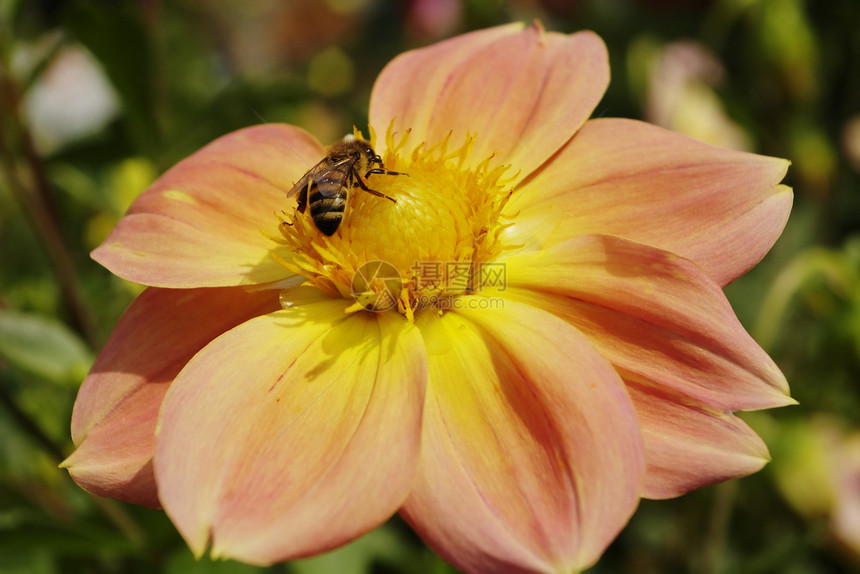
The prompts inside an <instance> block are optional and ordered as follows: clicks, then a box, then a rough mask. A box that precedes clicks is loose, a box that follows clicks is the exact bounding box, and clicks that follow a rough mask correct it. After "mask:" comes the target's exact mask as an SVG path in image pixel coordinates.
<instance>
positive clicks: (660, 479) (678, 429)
mask: <svg viewBox="0 0 860 574" xmlns="http://www.w3.org/2000/svg"><path fill="white" fill-rule="evenodd" d="M626 382H627V388H628V390H629V391H630V395H631V397H632V398H633V404H634V405H635V406H636V414H637V416H638V417H639V425H640V427H641V428H642V436H643V439H644V443H645V462H646V465H647V471H646V474H645V481H644V483H643V487H642V496H643V497H644V498H672V497H675V496H680V495H681V494H684V493H686V492H689V491H691V490H694V489H696V488H701V487H703V486H707V485H709V484H713V483H715V482H721V481H723V480H728V479H730V478H737V477H740V476H746V475H748V474H752V473H754V472H758V471H759V470H761V468H762V467H763V466H764V465H765V464H766V463H767V462H768V461H769V460H770V457H769V456H768V452H767V447H766V446H765V444H764V442H762V440H761V439H760V438H759V437H758V435H757V434H755V432H754V431H753V430H752V429H751V428H749V427H748V426H747V425H746V423H744V422H743V421H742V420H740V419H739V418H738V417H736V416H734V415H732V414H730V413H727V412H722V411H716V410H712V409H709V408H708V407H706V406H703V405H697V404H694V403H693V402H692V401H690V400H689V397H684V396H673V395H671V394H668V393H666V391H665V390H663V389H660V388H655V387H652V386H649V385H642V384H640V383H639V382H638V381H636V380H635V379H631V380H627V381H626Z"/></svg>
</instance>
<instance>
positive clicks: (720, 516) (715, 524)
mask: <svg viewBox="0 0 860 574" xmlns="http://www.w3.org/2000/svg"><path fill="white" fill-rule="evenodd" d="M737 492H738V481H737V480H728V481H726V482H722V483H720V484H718V485H716V487H715V496H714V506H713V509H712V512H711V520H710V523H709V524H708V535H707V536H706V537H705V540H706V541H707V542H706V544H705V548H704V549H703V552H702V555H703V562H704V567H703V569H702V572H704V573H706V574H718V573H719V572H720V571H722V568H723V557H724V556H725V554H726V540H727V538H728V530H729V522H730V519H731V516H732V510H733V508H734V505H735V498H736V496H737Z"/></svg>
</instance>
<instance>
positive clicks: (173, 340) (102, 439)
mask: <svg viewBox="0 0 860 574" xmlns="http://www.w3.org/2000/svg"><path fill="white" fill-rule="evenodd" d="M277 308H278V295H277V292H274V291H257V292H246V291H245V290H244V289H242V288H222V289H189V290H181V291H178V290H167V289H158V288H150V289H147V290H145V291H144V292H143V293H142V294H141V295H140V296H139V297H138V298H137V299H136V300H135V301H134V302H133V303H132V304H131V306H130V307H129V309H128V310H127V311H126V312H125V314H124V315H123V316H122V318H121V319H120V320H119V323H117V326H116V328H115V329H114V331H113V333H112V334H111V336H110V338H109V339H108V342H107V343H106V344H105V347H104V349H103V350H102V352H101V354H100V355H99V357H98V359H97V360H96V362H95V364H94V365H93V368H92V370H91V371H90V373H89V375H88V376H87V378H86V379H85V380H84V382H83V384H82V385H81V389H80V391H79V393H78V398H77V400H76V401H75V408H74V411H73V412H72V440H73V441H74V443H75V445H76V446H77V449H76V450H75V452H74V453H73V454H72V455H71V456H70V457H69V458H68V459H66V461H65V462H64V463H63V466H66V467H68V469H69V472H70V473H71V475H72V477H73V478H74V479H75V481H76V482H77V483H78V484H80V485H81V486H82V487H83V488H85V489H86V490H88V491H90V492H93V493H95V494H99V495H101V496H110V497H113V498H118V499H120V500H125V501H127V502H134V503H137V504H143V505H146V506H153V507H154V506H159V503H158V497H157V493H156V488H155V479H154V477H153V474H152V455H153V451H154V434H155V423H156V417H157V416H158V410H159V408H160V407H161V401H162V399H163V397H164V393H165V392H166V391H167V387H168V386H169V384H170V382H171V381H172V380H173V379H174V377H175V376H176V374H177V373H179V371H180V370H181V369H182V367H183V366H185V364H186V363H187V362H188V361H189V360H190V359H191V357H193V356H194V355H195V354H196V353H197V352H198V351H199V350H200V349H201V348H203V347H204V346H205V345H206V344H207V343H209V342H210V341H211V340H212V339H214V338H215V337H217V336H218V335H220V334H221V333H224V332H225V331H227V330H229V329H231V328H233V327H234V326H236V325H238V324H239V323H242V322H244V321H246V320H248V319H250V318H252V317H255V316H257V315H261V314H264V313H267V312H269V311H272V310H274V309H277Z"/></svg>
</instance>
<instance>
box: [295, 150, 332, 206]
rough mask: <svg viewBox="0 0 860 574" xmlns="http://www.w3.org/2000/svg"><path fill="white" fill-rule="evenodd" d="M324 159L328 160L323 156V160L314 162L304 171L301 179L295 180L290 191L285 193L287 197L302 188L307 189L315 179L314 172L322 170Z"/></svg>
mask: <svg viewBox="0 0 860 574" xmlns="http://www.w3.org/2000/svg"><path fill="white" fill-rule="evenodd" d="M326 161H328V160H326V159H325V158H323V160H322V161H320V162H319V163H318V164H316V165H315V166H313V167H312V168H310V169H309V170H308V171H307V172H306V173H305V174H304V175H303V176H302V177H301V179H300V180H299V181H297V182H296V184H295V185H294V186H293V188H292V189H291V190H290V192H289V193H288V194H287V197H292V196H294V195H295V194H297V193H298V192H300V191H301V190H303V189H308V188H309V187H310V184H311V181H316V174H317V172H320V171H322V170H323V169H325V163H326Z"/></svg>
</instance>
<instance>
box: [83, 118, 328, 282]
mask: <svg viewBox="0 0 860 574" xmlns="http://www.w3.org/2000/svg"><path fill="white" fill-rule="evenodd" d="M324 153H325V152H324V150H323V148H322V146H321V145H320V144H319V143H318V142H317V141H316V140H315V139H314V138H313V137H312V136H310V135H308V134H307V133H306V132H304V131H303V130H301V129H299V128H295V127H292V126H287V125H279V124H267V125H262V126H254V127H250V128H246V129H243V130H239V131H236V132H233V133H231V134H228V135H226V136H223V137H221V138H220V139H218V140H215V141H214V142H212V143H211V144H209V145H207V146H206V147H204V148H203V149H201V150H200V151H198V152H196V153H195V154H193V155H192V156H190V157H188V158H186V159H185V160H183V161H181V162H180V163H178V164H177V165H176V166H175V167H173V168H172V169H170V170H169V171H168V172H167V173H165V174H164V175H163V176H161V177H160V178H159V179H158V180H157V181H156V182H155V183H154V184H153V185H152V186H151V187H150V188H149V189H147V190H146V191H144V192H143V194H142V195H141V196H140V197H138V199H137V200H135V202H134V203H133V204H132V206H131V208H129V212H128V214H127V215H126V216H125V217H123V218H122V219H121V220H120V222H119V224H118V225H117V227H116V228H115V229H114V230H113V232H111V234H110V235H109V236H108V238H107V239H106V240H105V242H104V243H103V244H102V245H101V246H99V247H98V248H97V249H96V250H95V251H93V258H94V259H95V260H96V261H98V262H99V263H101V264H102V265H104V266H105V267H107V268H108V269H109V270H110V271H112V272H113V273H115V274H116V275H119V276H120V277H122V278H124V279H127V280H129V281H133V282H135V283H141V284H144V285H151V286H158V287H220V286H230V285H247V284H261V283H269V282H273V281H277V280H280V279H283V278H284V277H287V276H289V275H290V273H289V272H287V271H286V270H285V269H284V267H283V266H282V265H280V264H279V263H278V262H277V261H276V260H275V259H274V258H273V257H272V256H271V254H270V251H271V250H272V249H274V248H275V247H276V244H275V243H274V242H273V241H272V240H271V239H270V238H269V237H267V236H266V235H265V234H268V235H270V236H273V235H277V226H278V219H277V217H276V213H278V212H280V211H282V210H284V211H287V210H289V209H292V208H293V207H294V206H295V200H293V199H290V200H288V199H287V198H286V195H287V193H288V192H289V191H290V189H291V188H292V185H293V183H294V182H295V181H298V179H299V178H301V176H302V175H303V174H304V173H305V172H306V171H307V170H308V169H309V168H310V167H311V166H313V165H314V164H315V163H316V162H318V161H319V160H320V159H321V158H322V157H323V155H324Z"/></svg>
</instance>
